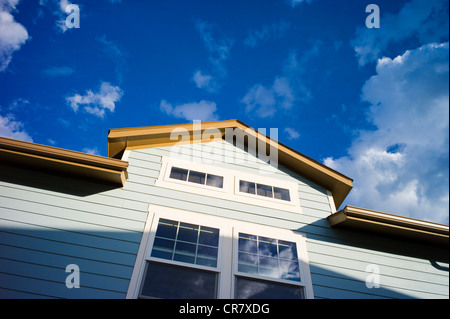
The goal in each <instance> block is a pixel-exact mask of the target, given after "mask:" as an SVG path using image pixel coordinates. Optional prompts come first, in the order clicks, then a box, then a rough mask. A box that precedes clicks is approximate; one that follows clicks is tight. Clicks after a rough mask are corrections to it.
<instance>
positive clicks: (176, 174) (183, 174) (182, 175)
mask: <svg viewBox="0 0 450 319" xmlns="http://www.w3.org/2000/svg"><path fill="white" fill-rule="evenodd" d="M187 175H188V171H187V169H182V168H178V167H172V170H171V171H170V176H169V177H170V178H173V179H179V180H180V181H185V180H186V179H187Z"/></svg>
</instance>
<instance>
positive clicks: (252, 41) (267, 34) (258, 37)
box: [244, 21, 290, 48]
mask: <svg viewBox="0 0 450 319" xmlns="http://www.w3.org/2000/svg"><path fill="white" fill-rule="evenodd" d="M289 26H290V24H289V23H288V22H286V21H280V22H275V23H272V24H270V25H269V24H265V25H263V26H262V27H261V28H260V29H258V30H252V31H250V32H249V33H248V35H247V37H246V38H245V39H244V44H245V45H248V46H249V47H252V48H254V47H256V46H257V45H258V43H259V42H265V41H267V40H269V39H270V38H279V37H281V36H283V35H284V33H285V32H286V30H287V29H288V28H289Z"/></svg>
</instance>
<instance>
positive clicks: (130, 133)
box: [108, 120, 353, 208]
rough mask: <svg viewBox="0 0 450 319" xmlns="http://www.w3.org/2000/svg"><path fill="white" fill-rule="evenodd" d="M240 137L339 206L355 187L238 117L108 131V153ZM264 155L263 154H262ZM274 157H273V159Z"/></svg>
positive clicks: (118, 154) (251, 150)
mask: <svg viewBox="0 0 450 319" xmlns="http://www.w3.org/2000/svg"><path fill="white" fill-rule="evenodd" d="M233 136H234V139H236V141H237V143H238V144H239V141H238V140H239V139H240V138H239V137H242V139H240V140H241V141H242V142H241V144H242V145H241V148H243V149H246V151H247V152H249V153H252V154H258V155H262V154H272V155H273V150H274V149H275V150H276V164H277V165H280V166H282V167H284V168H286V169H288V170H290V171H292V172H293V173H295V174H298V175H300V176H302V177H304V178H306V179H308V180H309V181H311V182H313V183H315V184H317V185H319V186H320V187H323V188H324V189H326V190H328V191H330V192H331V193H332V196H333V200H334V203H335V206H336V208H337V207H339V206H340V205H341V203H342V202H343V201H344V199H345V197H346V196H347V195H348V193H349V192H350V190H351V188H352V185H353V184H352V179H351V178H349V177H347V176H345V175H343V174H341V173H339V172H337V171H335V170H333V169H331V168H329V167H327V166H325V165H323V164H322V163H320V162H318V161H316V160H314V159H312V158H310V157H308V156H306V155H304V154H301V153H299V152H297V151H295V150H293V149H291V148H289V147H288V146H286V145H284V144H282V143H279V142H278V141H276V140H274V139H271V138H270V137H268V136H266V135H265V134H263V133H261V132H258V131H256V130H254V129H253V128H251V127H249V126H247V125H245V124H244V123H242V122H240V121H238V120H229V121H218V122H206V123H196V122H194V123H189V124H180V125H165V126H153V127H141V128H122V129H111V130H109V134H108V156H110V157H116V158H119V157H121V156H122V154H123V153H124V151H125V150H137V149H145V148H153V147H162V146H173V145H182V144H196V143H210V142H213V141H219V140H229V139H230V138H231V140H233ZM258 157H260V156H258ZM269 160H272V158H269Z"/></svg>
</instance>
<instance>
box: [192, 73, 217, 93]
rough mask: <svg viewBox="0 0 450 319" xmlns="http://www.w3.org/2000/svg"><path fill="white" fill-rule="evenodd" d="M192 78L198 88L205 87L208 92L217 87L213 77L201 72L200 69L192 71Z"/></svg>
mask: <svg viewBox="0 0 450 319" xmlns="http://www.w3.org/2000/svg"><path fill="white" fill-rule="evenodd" d="M192 80H193V81H194V82H195V85H196V86H197V87H198V88H199V89H205V90H207V91H209V92H214V91H215V90H216V89H217V86H216V82H215V81H214V79H213V77H212V76H211V75H208V74H203V73H202V71H200V70H198V71H197V72H195V73H194V76H193V77H192Z"/></svg>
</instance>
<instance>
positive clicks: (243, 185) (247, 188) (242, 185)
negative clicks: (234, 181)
mask: <svg viewBox="0 0 450 319" xmlns="http://www.w3.org/2000/svg"><path fill="white" fill-rule="evenodd" d="M239 191H240V192H243V193H249V194H255V183H250V182H246V181H239Z"/></svg>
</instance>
